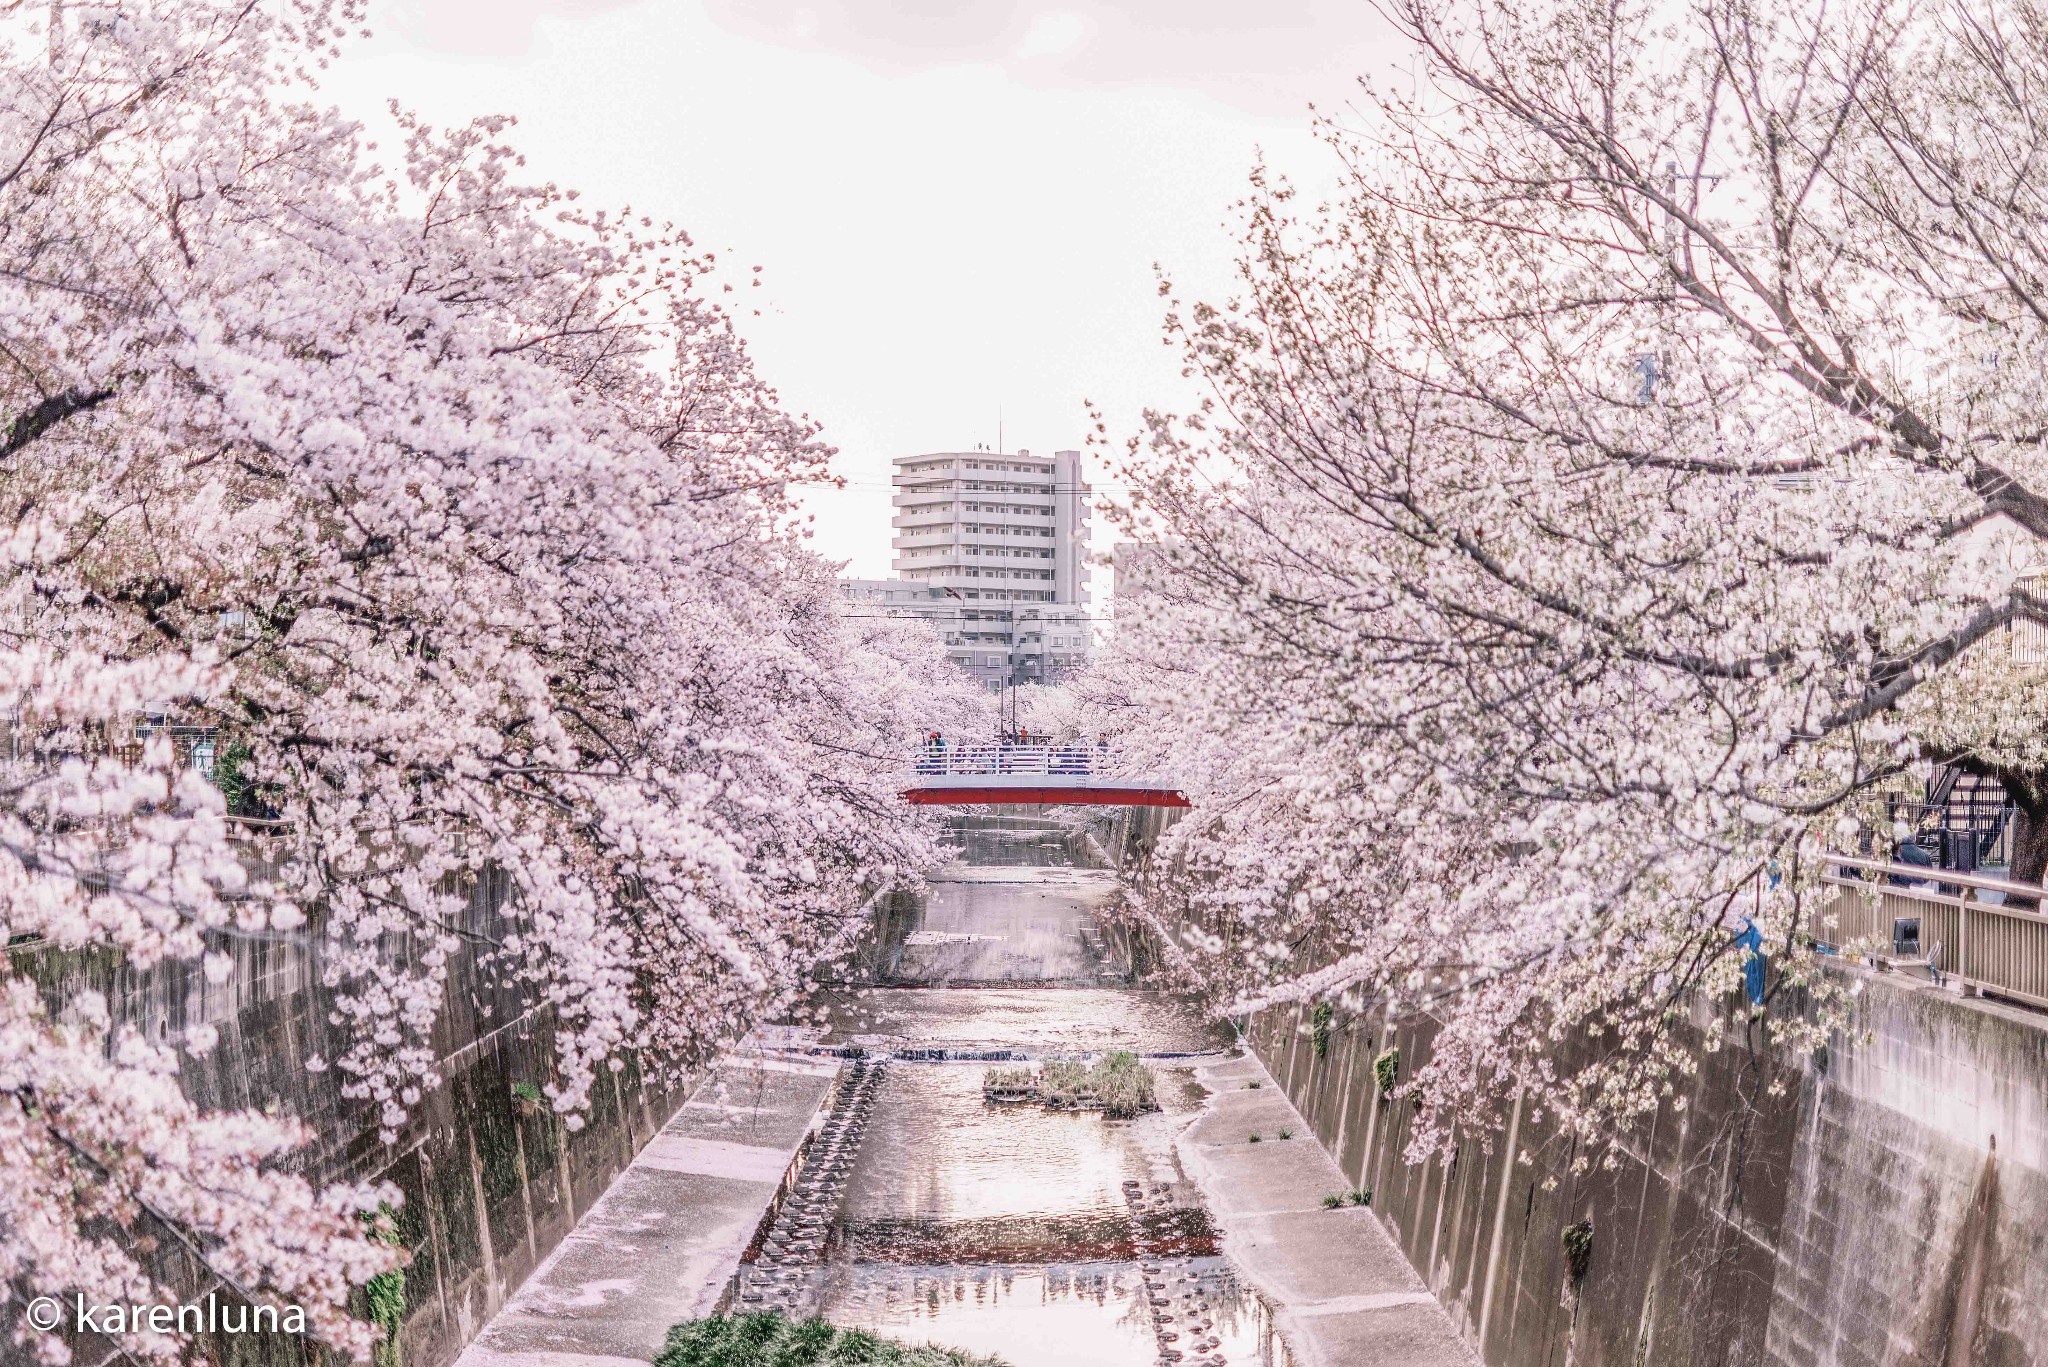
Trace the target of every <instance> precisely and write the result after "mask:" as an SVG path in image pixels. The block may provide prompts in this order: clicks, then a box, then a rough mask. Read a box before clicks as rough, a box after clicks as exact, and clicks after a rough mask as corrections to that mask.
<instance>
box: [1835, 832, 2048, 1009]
mask: <svg viewBox="0 0 2048 1367" xmlns="http://www.w3.org/2000/svg"><path fill="white" fill-rule="evenodd" d="M1827 864H1828V867H1827V871H1826V872H1825V873H1823V874H1822V875H1821V882H1822V883H1824V884H1828V885H1830V886H1832V887H1834V888H1835V889H1837V891H1836V894H1835V896H1834V897H1833V898H1832V899H1831V900H1830V901H1828V902H1826V903H1824V904H1823V905H1822V907H1821V913H1820V918H1819V925H1818V927H1817V928H1816V930H1815V938H1817V939H1819V940H1822V941H1825V942H1826V943H1829V944H1832V945H1835V946H1837V947H1838V948H1853V947H1857V946H1867V945H1869V944H1870V943H1872V942H1876V943H1878V944H1880V945H1883V946H1885V948H1884V949H1882V950H1880V951H1879V952H1880V953H1883V954H1886V955H1888V956H1890V957H1895V958H1901V959H1924V960H1926V962H1927V964H1928V966H1929V967H1930V968H1931V969H1933V970H1934V971H1935V972H1936V973H1938V974H1941V975H1943V976H1947V977H1952V978H1953V979H1954V980H1955V983H1956V985H1957V986H1959V987H1961V988H1962V989H1963V990H1965V991H1969V990H1971V989H1978V988H1981V989H1983V990H1985V991H1989V992H1994V993H1996V994H1998V995H1999V996H2002V997H2012V998H2015V999H2016V1000H2019V1001H2024V1002H2027V1003H2029V1004H2031V1005H2034V1006H2043V1007H2048V912H2044V911H2043V909H2042V906H2041V903H2042V902H2043V901H2044V900H2048V890H2044V889H2042V888H2040V887H2034V886H2030V885H2028V884H2025V883H2014V882H2011V881H2009V880H2007V879H2003V878H1987V877H1985V876H1984V875H1982V874H1976V873H1962V872H1959V871H1957V870H1954V869H1931V868H1926V867H1924V866H1922V865H1918V864H1894V863H1891V862H1889V861H1887V860H1882V859H1861V858H1858V857H1856V856H1854V855H1846V854H1830V855H1828V856H1827ZM1985 893H1992V894H1996V896H1997V897H1998V899H1999V900H1996V901H1990V900H1986V899H1985V897H1984V896H1983V894H1985ZM2015 900H2019V901H2021V902H2025V903H2031V904H2032V905H2021V906H2015V905H2012V903H2013V902H2014V901H2015Z"/></svg>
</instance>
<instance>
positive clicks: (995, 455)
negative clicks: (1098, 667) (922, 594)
mask: <svg viewBox="0 0 2048 1367" xmlns="http://www.w3.org/2000/svg"><path fill="white" fill-rule="evenodd" d="M895 464H896V471H895V474H894V475H893V476H892V477H891V479H890V483H891V485H892V486H893V487H894V489H895V497H894V499H893V502H894V504H895V507H896V516H895V518H894V519H893V520H894V523H895V527H896V537H895V540H896V559H895V562H894V568H895V570H896V573H897V575H898V576H899V577H901V578H903V579H906V580H909V581H911V582H913V583H920V584H925V585H928V586H930V587H933V588H938V589H951V590H953V591H954V592H955V593H957V594H959V595H960V599H961V601H963V602H983V603H985V602H989V601H994V602H999V603H1085V602H1087V601H1088V488H1087V486H1086V485H1085V484H1083V483H1082V481H1081V453H1080V452H1079V451H1055V452H1054V453H1053V454H1052V455H1050V456H1034V455H1032V454H1031V453H1030V452H1029V451H1015V452H997V451H938V452H932V453H930V454H927V455H922V456H898V457H897V458H896V462H895Z"/></svg>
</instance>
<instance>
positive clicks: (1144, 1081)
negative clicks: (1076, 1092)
mask: <svg viewBox="0 0 2048 1367" xmlns="http://www.w3.org/2000/svg"><path fill="white" fill-rule="evenodd" d="M1088 1089H1089V1090H1090V1091H1092V1092H1094V1093H1095V1099H1096V1100H1097V1101H1100V1102H1101V1103H1102V1111H1103V1114H1105V1115H1108V1116H1113V1117H1115V1118H1117V1119H1120V1120H1128V1119H1129V1118H1131V1117H1132V1116H1135V1115H1138V1114H1140V1113H1142V1112H1145V1111H1152V1110H1157V1109H1158V1103H1157V1102H1156V1101H1154V1100H1153V1095H1152V1070H1151V1069H1150V1068H1147V1067H1146V1066H1145V1065H1144V1064H1143V1063H1140V1062H1139V1061H1138V1056H1137V1055H1136V1054H1133V1053H1131V1052H1130V1051H1129V1050H1126V1049H1118V1050H1115V1051H1113V1052H1112V1053H1110V1054H1108V1055H1106V1056H1104V1058H1103V1060H1102V1062H1100V1063H1098V1064H1096V1065H1095V1066H1094V1067H1093V1068H1090V1069H1089V1070H1088Z"/></svg>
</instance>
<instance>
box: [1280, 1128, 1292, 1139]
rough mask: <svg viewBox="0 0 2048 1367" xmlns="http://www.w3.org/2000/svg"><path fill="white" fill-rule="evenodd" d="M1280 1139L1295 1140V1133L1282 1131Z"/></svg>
mask: <svg viewBox="0 0 2048 1367" xmlns="http://www.w3.org/2000/svg"><path fill="white" fill-rule="evenodd" d="M1280 1137H1281V1138H1282V1139H1292V1138H1294V1131H1293V1130H1282V1131H1280Z"/></svg>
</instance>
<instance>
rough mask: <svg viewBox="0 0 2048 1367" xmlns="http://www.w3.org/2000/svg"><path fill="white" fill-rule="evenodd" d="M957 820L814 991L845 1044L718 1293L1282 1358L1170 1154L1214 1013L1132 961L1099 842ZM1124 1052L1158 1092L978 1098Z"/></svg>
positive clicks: (902, 1332) (1160, 1349) (929, 1325)
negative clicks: (832, 1079) (1039, 1073)
mask: <svg viewBox="0 0 2048 1367" xmlns="http://www.w3.org/2000/svg"><path fill="white" fill-rule="evenodd" d="M954 834H955V838H956V840H957V842H958V844H959V847H960V855H959V858H958V859H957V860H956V861H955V862H954V863H953V864H951V865H950V866H948V867H947V868H945V869H943V870H941V871H940V872H939V873H938V874H937V875H936V876H935V877H934V878H933V879H932V880H931V885H930V889H929V891H928V893H927V894H925V895H922V896H919V897H917V898H914V899H903V900H901V901H899V902H898V903H897V904H896V905H895V906H893V907H892V908H890V909H889V910H888V911H887V912H885V914H884V915H883V917H882V919H881V923H880V930H879V933H878V934H877V936H876V938H875V940H874V942H873V943H872V944H871V945H869V946H868V947H867V948H866V950H865V951H864V952H863V953H862V955H860V956H859V961H858V962H859V967H858V969H857V970H856V971H855V972H853V973H852V974H851V975H850V976H849V978H848V979H847V980H845V981H843V982H840V983H838V984H836V985H835V986H834V988H833V989H832V990H831V992H830V993H829V996H828V999H827V1001H826V1003H825V1005H826V1008H827V1010H828V1013H829V1016H828V1024H827V1026H826V1028H825V1029H824V1030H823V1032H822V1033H820V1034H817V1035H816V1037H815V1041H814V1043H813V1045H812V1047H813V1048H814V1049H816V1050H817V1051H819V1052H821V1053H829V1054H836V1055H838V1056H840V1057H843V1058H846V1059H847V1060H848V1064H847V1066H846V1067H845V1068H844V1070H843V1071H842V1073H841V1076H840V1081H839V1083H838V1086H837V1088H836V1090H835V1093H834V1095H833V1097H832V1100H831V1102H830V1104H829V1106H828V1107H827V1109H826V1111H825V1113H824V1115H823V1117H822V1121H821V1123H820V1124H819V1126H818V1127H817V1128H816V1130H815V1131H814V1133H813V1136H812V1139H811V1142H810V1144H809V1145H808V1147H807V1150H806V1155H805V1158H804V1161H803V1163H802V1165H801V1166H800V1167H799V1168H798V1170H797V1172H796V1174H795V1176H794V1178H793V1180H792V1181H791V1183H790V1185H789V1187H788V1189H787V1190H786V1191H785V1192H784V1193H783V1195H782V1197H781V1198H780V1199H779V1200H778V1201H777V1203H776V1205H775V1206H774V1207H773V1208H772V1209H771V1211H770V1213H769V1215H768V1217H767V1218H766V1219H764V1220H763V1222H762V1225H761V1228H760V1230H759V1231H758V1232H757V1233H756V1236H755V1238H754V1240H753V1241H752V1243H751V1245H750V1246H749V1248H748V1251H747V1254H746V1257H745V1260H744V1261H743V1263H742V1265H741V1269H740V1272H739V1275H738V1278H737V1279H736V1281H735V1283H734V1285H733V1287H732V1289H731V1292H730V1304H731V1305H732V1306H733V1308H734V1309H736V1310H740V1311H745V1310H751V1309H764V1308H774V1309H781V1310H785V1311H788V1312H790V1313H794V1314H814V1313H815V1314H822V1315H823V1316H825V1317H826V1318H827V1319H829V1320H831V1321H833V1322H834V1323H837V1324H840V1325H844V1326H850V1327H852V1326H857V1327H862V1328H868V1329H873V1330H875V1331H878V1332H881V1333H885V1334H888V1335H890V1336H893V1337H896V1338H900V1339H904V1340H908V1341H910V1342H913V1343H925V1342H930V1343H937V1344H942V1345H945V1346H947V1347H953V1348H962V1349H967V1350H971V1351H974V1352H980V1353H989V1354H995V1355H998V1356H1000V1357H1001V1359H1002V1360H1003V1361H1005V1362H1006V1363H1009V1364H1010V1365H1011V1367H1152V1365H1153V1364H1171V1365H1173V1367H1252V1365H1253V1364H1258V1365H1259V1367H1280V1365H1281V1364H1285V1363H1286V1362H1287V1356H1286V1351H1285V1348H1284V1346H1283V1345H1282V1344H1281V1342H1280V1341H1279V1338H1278V1336H1277V1334H1276V1333H1275V1332H1274V1329H1273V1326H1272V1322H1271V1318H1270V1316H1269V1314H1268V1312H1267V1309H1266V1307H1265V1306H1264V1305H1263V1304H1262V1302H1261V1301H1260V1300H1259V1298H1258V1297H1257V1295H1256V1294H1254V1293H1253V1292H1252V1291H1251V1290H1250V1289H1249V1288H1248V1287H1247V1286H1246V1285H1245V1284H1244V1283H1243V1282H1242V1281H1241V1279H1240V1278H1239V1276H1238V1274H1237V1272H1236V1271H1235V1269H1234V1268H1233V1267H1232V1265H1231V1263H1230V1261H1229V1260H1228V1258H1226V1257H1225V1256H1224V1255H1223V1253H1222V1251H1221V1238H1222V1231H1221V1230H1220V1229H1219V1228H1218V1227H1217V1226H1216V1224H1215V1223H1214V1221H1212V1220H1211V1218H1210V1216H1209V1214H1208V1212H1207V1211H1206V1210H1205V1208H1204V1205H1203V1202H1202V1199H1201V1196H1200V1193H1199V1192H1198V1191H1197V1189H1196V1187H1195V1186H1194V1184H1193V1183H1192V1182H1191V1181H1190V1180H1189V1179H1188V1176H1187V1174H1186V1173H1184V1172H1183V1171H1182V1168H1181V1165H1180V1162H1179V1159H1178V1157H1177V1155H1176V1151H1175V1139H1176V1137H1177V1136H1178V1135H1179V1134H1180V1132H1181V1131H1182V1130H1183V1129H1185V1128H1186V1127H1187V1125H1188V1124H1189V1123H1190V1122H1191V1121H1192V1120H1193V1119H1194V1117H1195V1115H1196V1114H1197V1113H1198V1112H1199V1110H1200V1108H1201V1104H1202V1101H1203V1099H1204V1097H1205V1095H1206V1093H1205V1092H1204V1091H1203V1089H1202V1088H1201V1086H1200V1085H1199V1084H1197V1083H1196V1081H1195V1078H1194V1068H1195V1066H1196V1065H1197V1064H1198V1063H1200V1062H1202V1061H1203V1060H1205V1059H1213V1058H1215V1057H1217V1056H1219V1055H1222V1054H1225V1053H1228V1052H1229V1051H1230V1050H1231V1048H1232V1047H1233V1040H1232V1037H1231V1034H1230V1032H1229V1029H1228V1027H1227V1026H1224V1025H1219V1024H1218V1023H1216V1022H1213V1021H1209V1020H1206V1019H1204V1018H1203V1017H1202V1016H1201V1015H1200V1014H1199V1013H1197V1012H1196V1011H1195V1010H1193V1009H1191V1008H1190V1007H1189V1006H1188V1005H1186V1004H1185V1003H1182V1002H1179V1001H1176V1000H1174V999H1172V998H1170V997H1167V996H1165V995H1163V994H1159V993H1156V992H1152V991H1148V990H1145V989H1144V988H1142V987H1141V986H1139V985H1137V983H1136V982H1135V981H1134V979H1137V978H1139V977H1141V976H1142V975H1141V974H1139V973H1134V964H1133V962H1132V954H1131V947H1130V944H1129V942H1128V941H1127V940H1126V939H1125V938H1124V937H1122V936H1121V935H1120V934H1119V933H1118V932H1117V930H1116V929H1115V928H1114V927H1109V926H1105V925H1104V924H1103V921H1102V918H1101V911H1102V909H1103V907H1104V905H1105V904H1106V903H1107V902H1108V901H1109V899H1110V898H1111V897H1112V895H1113V893H1114V886H1115V885H1114V880H1113V878H1112V876H1111V875H1110V874H1109V873H1107V872H1105V871H1102V870H1101V869H1099V868H1094V867H1089V865H1090V864H1091V863H1095V862H1098V861H1097V860H1096V859H1092V858H1091V855H1097V856H1099V854H1100V849H1101V847H1100V845H1099V843H1097V842H1094V841H1091V840H1088V839H1087V837H1085V836H1084V835H1079V834H1075V833H1070V832H1068V831H1065V830H1062V829H1061V828H1060V827H1058V826H1056V825H1054V824H1053V823H1051V822H1032V821H1016V820H1009V821H1005V822H1002V823H999V824H997V823H985V824H983V825H982V826H979V827H976V826H972V825H969V824H963V825H962V826H961V827H960V828H959V829H957V830H956V831H955V833H954ZM1135 967H1141V965H1139V966H1135ZM1113 1050H1120V1051H1129V1052H1131V1053H1133V1054H1136V1055H1137V1056H1138V1057H1139V1058H1140V1059H1141V1060H1143V1062H1144V1063H1145V1065H1146V1066H1147V1067H1148V1068H1149V1069H1150V1070H1151V1071H1152V1075H1153V1079H1154V1094H1155V1097H1156V1101H1157V1104H1158V1109H1157V1110H1155V1111H1151V1112H1149V1113H1146V1114H1141V1115H1138V1116H1136V1117H1135V1118H1131V1119H1111V1118H1108V1117H1106V1116H1105V1115H1103V1114H1102V1113H1101V1112H1100V1111H1091V1110H1070V1111H1059V1110H1049V1109H1046V1108H1043V1107H1041V1106H1038V1105H1030V1104H1023V1105H1020V1104H1002V1103H999V1102H995V1101H991V1100H989V1099H987V1098H986V1097H985V1096H984V1089H983V1080H984V1074H985V1073H986V1072H987V1071H988V1070H989V1069H991V1068H994V1067H1005V1066H1007V1067H1017V1066H1020V1065H1024V1064H1033V1063H1042V1062H1043V1061H1044V1060H1046V1059H1049V1058H1074V1059H1084V1060H1085V1059H1095V1058H1100V1057H1101V1056H1102V1055H1104V1054H1105V1053H1107V1052H1109V1051H1113Z"/></svg>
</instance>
